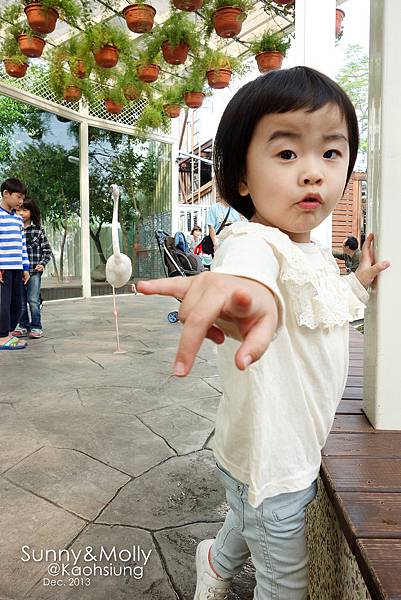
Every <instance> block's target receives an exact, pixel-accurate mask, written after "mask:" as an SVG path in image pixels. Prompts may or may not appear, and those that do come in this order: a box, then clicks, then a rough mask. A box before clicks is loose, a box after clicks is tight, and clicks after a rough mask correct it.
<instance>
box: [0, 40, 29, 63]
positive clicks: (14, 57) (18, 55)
mask: <svg viewBox="0 0 401 600" xmlns="http://www.w3.org/2000/svg"><path fill="white" fill-rule="evenodd" d="M0 57H1V59H2V60H5V59H8V60H11V61H13V62H14V63H17V64H23V63H27V62H28V57H27V56H25V54H22V52H21V50H20V49H19V46H18V42H17V40H16V38H15V37H14V36H13V35H11V34H10V33H9V34H8V35H6V37H5V38H4V40H3V42H2V44H1V46H0Z"/></svg>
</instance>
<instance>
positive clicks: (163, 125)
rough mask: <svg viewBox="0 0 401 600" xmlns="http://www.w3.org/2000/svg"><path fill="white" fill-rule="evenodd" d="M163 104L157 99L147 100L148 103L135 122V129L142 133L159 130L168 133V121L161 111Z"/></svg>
mask: <svg viewBox="0 0 401 600" xmlns="http://www.w3.org/2000/svg"><path fill="white" fill-rule="evenodd" d="M163 104H165V102H163V101H162V100H161V99H160V98H159V99H153V98H150V99H149V103H148V104H147V105H146V106H145V108H144V109H143V111H142V113H141V116H140V117H139V119H138V120H137V122H136V127H138V128H139V129H141V130H142V131H148V130H150V129H161V130H162V131H168V130H169V128H170V120H169V118H168V117H167V115H166V114H165V113H164V111H163Z"/></svg>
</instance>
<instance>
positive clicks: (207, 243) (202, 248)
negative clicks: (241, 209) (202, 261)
mask: <svg viewBox="0 0 401 600" xmlns="http://www.w3.org/2000/svg"><path fill="white" fill-rule="evenodd" d="M230 210H231V206H230V207H229V209H228V211H227V214H226V216H225V217H224V220H223V222H222V224H221V225H220V227H219V228H218V230H217V231H216V235H219V233H220V231H221V230H222V229H223V227H224V225H225V224H226V221H227V219H228V215H229V214H230ZM195 251H196V254H200V253H201V252H202V253H203V254H210V255H211V256H214V245H213V240H212V238H211V237H210V235H209V234H208V235H205V237H204V238H203V240H202V241H201V243H200V244H198V245H197V246H196V248H195Z"/></svg>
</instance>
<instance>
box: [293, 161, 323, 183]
mask: <svg viewBox="0 0 401 600" xmlns="http://www.w3.org/2000/svg"><path fill="white" fill-rule="evenodd" d="M299 180H300V181H299V183H300V185H316V184H319V183H321V182H322V181H323V174H322V172H321V170H320V169H319V167H318V166H317V165H313V164H311V165H308V166H307V167H306V168H304V169H303V170H302V171H301V172H300V175H299Z"/></svg>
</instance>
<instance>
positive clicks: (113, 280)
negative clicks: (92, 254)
mask: <svg viewBox="0 0 401 600" xmlns="http://www.w3.org/2000/svg"><path fill="white" fill-rule="evenodd" d="M110 192H111V195H112V198H113V202H114V208H113V220H112V225H111V233H112V239H113V254H112V255H111V256H110V257H109V258H108V259H107V262H106V280H107V281H108V282H109V284H110V285H111V287H112V288H113V307H114V310H113V314H114V320H115V326H116V338H117V350H116V351H115V352H114V354H125V350H121V347H120V335H119V331H118V313H117V305H116V288H120V287H123V285H125V284H126V283H128V281H129V280H130V277H131V275H132V264H131V260H130V259H129V257H128V256H127V255H126V254H122V253H121V252H120V244H119V240H118V200H119V198H120V190H119V187H118V185H115V184H113V185H111V186H110Z"/></svg>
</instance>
